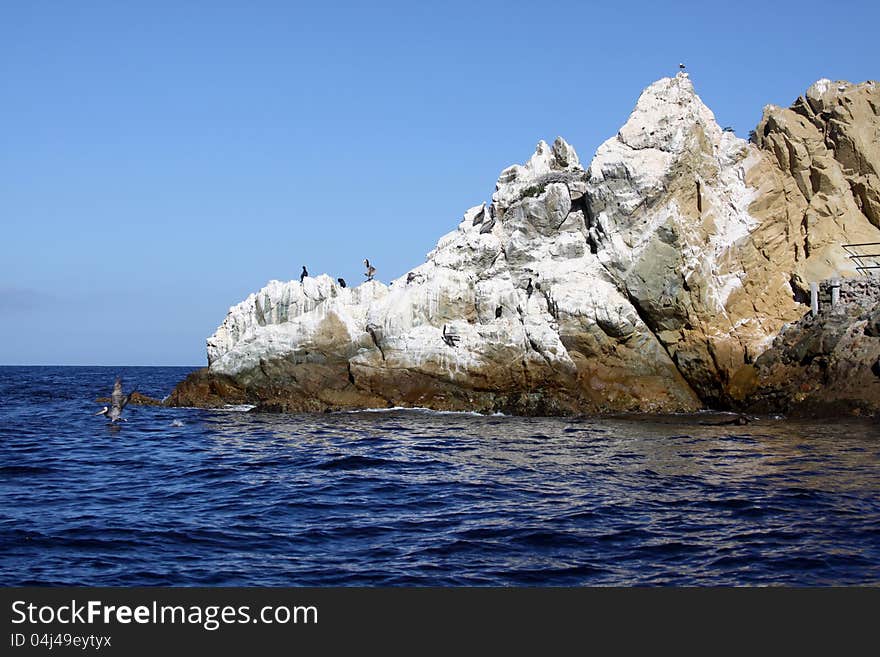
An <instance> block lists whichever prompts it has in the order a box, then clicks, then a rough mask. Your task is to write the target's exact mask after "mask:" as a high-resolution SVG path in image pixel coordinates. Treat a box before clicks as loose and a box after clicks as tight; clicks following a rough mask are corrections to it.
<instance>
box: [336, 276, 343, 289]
mask: <svg viewBox="0 0 880 657" xmlns="http://www.w3.org/2000/svg"><path fill="white" fill-rule="evenodd" d="M336 282H337V283H339V287H345V279H344V278H337V279H336Z"/></svg>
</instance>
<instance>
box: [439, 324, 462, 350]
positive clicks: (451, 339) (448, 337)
mask: <svg viewBox="0 0 880 657" xmlns="http://www.w3.org/2000/svg"><path fill="white" fill-rule="evenodd" d="M459 340H461V338H460V337H459V336H457V335H455V334H454V333H447V332H446V324H444V325H443V342H445V343H446V344H448V345H449V346H450V347H454V346H455V345H456V344H458V341H459Z"/></svg>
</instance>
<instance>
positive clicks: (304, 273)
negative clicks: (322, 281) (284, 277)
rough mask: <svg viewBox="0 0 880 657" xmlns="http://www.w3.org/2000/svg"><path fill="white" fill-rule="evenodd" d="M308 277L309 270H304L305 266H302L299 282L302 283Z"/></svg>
mask: <svg viewBox="0 0 880 657" xmlns="http://www.w3.org/2000/svg"><path fill="white" fill-rule="evenodd" d="M308 275H309V270H308V269H306V266H305V265H303V270H302V274H300V275H299V282H300V283H302V282H303V281H304V280H305V278H306V276H308Z"/></svg>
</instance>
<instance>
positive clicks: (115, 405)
mask: <svg viewBox="0 0 880 657" xmlns="http://www.w3.org/2000/svg"><path fill="white" fill-rule="evenodd" d="M133 394H134V390H132V391H131V392H130V393H128V394H127V395H123V394H122V379H120V378H119V377H118V376H117V377H116V382H115V383H114V384H113V394H111V395H110V406H109V407H107V406H105V407H104V408H102V409H101V410H100V411H98V412H97V413H95V415H106V416H107V417H109V418H110V423H111V424H112V423H113V422H116V421H117V420H119V419H120V418H121V416H122V409H123V408H125V406H126V404H128V402H129V401H130V400H131V396H132V395H133ZM122 421H123V422H124V421H125V419H124V418H122Z"/></svg>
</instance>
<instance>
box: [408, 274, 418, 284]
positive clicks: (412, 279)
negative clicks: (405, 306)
mask: <svg viewBox="0 0 880 657" xmlns="http://www.w3.org/2000/svg"><path fill="white" fill-rule="evenodd" d="M415 279H416V275H415V274H414V273H413V272H410V273H408V274H407V275H406V284H407V285H409V284H410V283H412V282H413V281H414V280H415Z"/></svg>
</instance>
